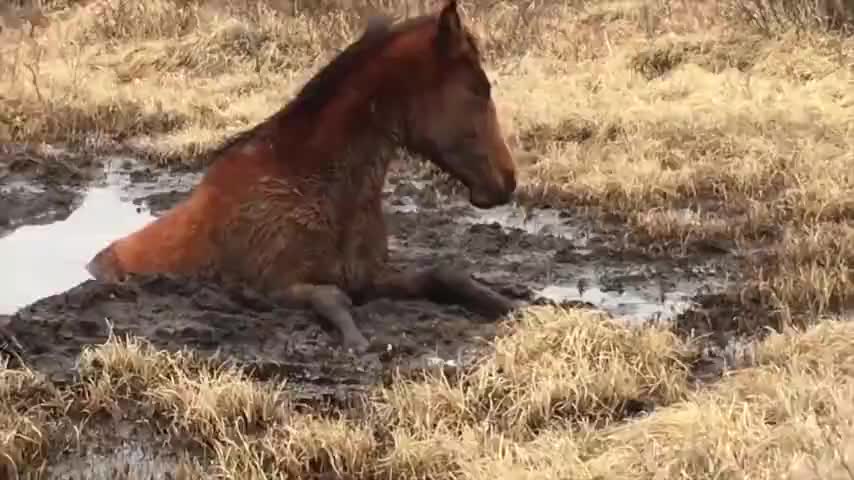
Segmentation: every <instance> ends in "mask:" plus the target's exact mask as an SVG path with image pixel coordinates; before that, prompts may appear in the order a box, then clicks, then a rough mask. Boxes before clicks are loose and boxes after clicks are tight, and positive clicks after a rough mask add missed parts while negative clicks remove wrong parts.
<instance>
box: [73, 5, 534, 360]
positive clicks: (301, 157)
mask: <svg viewBox="0 0 854 480" xmlns="http://www.w3.org/2000/svg"><path fill="white" fill-rule="evenodd" d="M401 150H403V151H408V152H410V153H411V154H412V155H413V156H415V157H417V158H421V159H422V160H427V161H429V162H432V163H433V164H435V165H436V166H438V167H439V168H440V169H441V170H443V171H445V172H446V173H447V174H448V175H450V176H451V177H453V178H455V179H457V180H458V181H460V183H462V184H463V185H464V186H465V187H466V188H467V189H468V192H469V195H468V197H469V202H470V203H471V204H472V205H473V206H475V207H476V208H480V209H489V208H493V207H496V206H499V205H504V204H507V203H509V202H510V201H511V200H512V198H513V196H514V192H515V190H516V167H515V164H514V159H513V156H512V154H511V152H510V149H509V148H508V146H507V144H506V143H505V140H504V137H503V134H502V130H501V125H500V124H499V121H498V117H497V114H496V109H495V104H494V103H493V100H492V95H491V84H490V81H489V79H488V77H487V75H486V73H485V72H484V69H483V66H482V54H481V51H480V49H479V45H478V43H477V41H476V39H475V37H474V36H473V34H472V33H471V30H470V29H469V28H468V27H467V26H466V25H464V23H463V21H462V19H461V17H460V14H459V11H458V7H457V2H456V0H454V1H448V2H446V3H445V4H444V5H443V6H442V7H441V8H440V9H438V11H437V12H432V13H428V14H424V15H421V16H418V17H414V18H410V19H408V20H401V21H398V22H393V21H391V20H388V19H385V20H382V21H372V22H371V23H369V24H368V26H367V27H366V28H365V29H364V31H363V32H362V33H361V35H360V37H359V38H358V39H356V40H355V41H354V42H352V43H351V44H350V45H349V46H348V47H347V48H345V49H344V50H343V51H342V52H341V53H340V54H338V55H337V56H336V57H335V58H334V59H333V60H331V61H330V62H329V63H327V64H326V65H325V66H324V67H323V68H321V69H320V70H319V71H318V72H317V73H316V74H315V75H314V76H313V77H312V78H311V79H310V80H309V81H308V82H306V83H305V84H304V85H303V87H302V89H301V90H300V91H299V92H298V93H297V95H296V96H295V97H294V98H293V99H292V100H291V101H290V102H288V103H287V104H286V105H285V106H284V108H282V109H281V110H279V111H277V112H275V113H274V114H272V115H271V116H270V117H268V118H267V119H266V120H264V121H263V122H261V123H259V124H257V125H256V126H254V127H253V128H251V129H249V130H246V131H244V132H242V133H239V134H237V135H235V136H234V137H232V138H231V139H230V140H227V141H225V142H224V143H223V144H222V145H221V146H220V147H219V148H217V149H216V150H213V151H212V153H211V154H210V155H211V157H209V158H210V160H211V162H210V164H209V166H208V170H207V172H205V174H204V176H203V177H202V179H201V180H200V181H199V183H198V184H197V185H196V186H195V187H194V188H193V190H192V192H191V194H190V196H189V197H187V198H186V199H184V200H183V201H182V202H180V203H178V204H176V205H175V206H174V207H173V208H172V209H171V210H169V211H167V212H166V213H164V214H163V215H162V216H160V217H159V218H157V219H155V220H153V221H152V222H151V223H149V224H147V225H145V226H143V227H142V228H140V229H139V230H137V231H135V232H133V233H130V234H128V235H127V236H124V237H121V238H119V239H116V240H114V241H113V242H112V243H110V244H109V245H108V246H106V247H105V248H104V249H102V250H100V251H99V252H98V253H97V254H95V255H94V257H93V258H91V259H90V261H89V262H88V263H87V264H86V269H87V271H88V272H89V274H90V275H91V276H92V277H93V278H94V279H95V280H96V281H102V282H116V283H120V282H124V281H125V280H126V279H127V278H128V276H130V275H135V274H171V275H197V276H198V275H209V276H217V277H218V278H224V277H228V278H235V279H239V280H240V281H241V282H245V283H244V284H248V285H250V286H252V287H254V288H256V289H257V291H259V292H261V293H263V294H265V295H267V296H268V298H269V299H271V300H272V301H274V302H277V303H278V304H279V305H282V306H288V307H290V306H293V308H305V309H310V311H311V310H313V312H314V313H315V314H316V315H318V316H319V317H320V318H321V319H325V320H326V321H328V322H330V323H331V324H332V325H333V326H334V327H335V328H336V329H337V332H338V333H339V334H340V335H341V339H340V341H341V343H342V344H343V346H344V347H345V348H347V349H348V350H349V351H351V352H352V351H356V352H365V351H366V350H367V349H368V348H369V347H370V343H369V342H368V340H367V339H366V338H365V336H364V335H363V334H362V332H361V331H360V330H359V328H358V327H357V326H356V324H355V322H354V320H353V316H352V313H351V311H352V307H353V305H354V304H360V303H363V302H366V301H369V300H372V299H377V298H380V297H384V298H389V299H426V300H429V301H433V302H435V303H446V304H449V303H455V304H458V305H461V306H464V307H465V308H468V309H469V310H471V311H474V312H476V313H481V314H483V315H488V316H493V318H494V317H500V316H502V315H505V314H506V313H509V312H510V311H511V310H513V309H514V308H516V307H517V306H518V305H517V303H516V302H515V301H513V300H510V299H509V298H507V297H505V296H503V295H501V294H500V293H498V292H497V291H495V290H493V289H491V288H489V287H487V286H485V285H483V284H481V283H480V282H478V281H476V280H475V279H474V278H472V277H471V275H469V274H467V273H465V272H463V271H461V270H459V269H455V268H449V267H431V268H426V269H422V270H418V271H416V270H415V269H412V270H410V271H399V270H395V269H393V268H391V267H390V266H389V265H388V240H387V233H386V225H385V220H384V217H383V208H382V188H383V186H384V183H385V177H386V173H387V170H388V167H389V164H390V162H391V160H392V159H393V157H394V154H395V152H399V151H401ZM403 270H406V269H403Z"/></svg>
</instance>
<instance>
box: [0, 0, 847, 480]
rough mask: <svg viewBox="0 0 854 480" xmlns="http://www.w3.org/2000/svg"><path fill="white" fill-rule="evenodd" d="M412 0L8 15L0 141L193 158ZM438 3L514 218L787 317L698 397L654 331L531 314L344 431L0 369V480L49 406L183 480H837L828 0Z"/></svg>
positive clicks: (175, 387)
mask: <svg viewBox="0 0 854 480" xmlns="http://www.w3.org/2000/svg"><path fill="white" fill-rule="evenodd" d="M423 3H424V2H403V1H402V0H401V1H398V0H386V1H383V2H380V1H346V2H345V1H343V0H340V1H332V0H327V1H322V2H300V1H297V0H293V1H280V2H275V1H272V0H271V1H268V2H249V1H238V2H215V1H209V2H202V1H200V0H186V1H184V0H146V1H144V2H131V1H127V0H95V1H75V0H56V1H52V2H45V3H44V5H42V8H41V9H37V8H30V6H29V5H30V4H26V5H24V4H21V6H19V5H17V4H11V6H7V7H5V10H0V17H2V23H3V29H2V31H0V142H3V143H42V142H44V143H50V144H62V143H65V144H69V145H71V146H73V147H74V148H76V149H78V150H80V149H82V150H90V151H103V150H109V149H115V148H123V149H132V150H133V151H134V152H136V153H137V154H139V155H143V156H146V157H148V158H150V159H151V160H152V161H156V162H161V163H165V162H194V161H196V160H198V159H199V158H200V157H199V154H201V153H203V152H204V151H206V150H207V149H208V148H210V147H211V146H213V145H215V144H216V143H217V142H219V141H220V140H221V139H223V138H224V137H225V136H227V135H228V134H230V133H233V132H235V131H238V130H240V129H243V128H246V127H247V126H249V125H251V124H253V123H255V122H257V121H260V120H262V119H263V118H264V117H266V116H267V115H268V114H270V113H271V112H272V111H273V110H275V109H277V108H278V106H280V105H282V104H283V103H284V102H285V101H286V100H287V99H288V98H289V96H290V95H291V94H292V93H293V92H294V90H295V89H296V88H297V87H298V86H299V85H300V84H301V83H302V82H303V81H304V80H305V79H306V78H307V76H309V75H310V74H311V72H313V71H314V70H315V69H316V68H317V67H318V66H319V65H320V64H321V63H322V62H324V61H325V60H326V59H328V58H329V56H330V55H332V54H333V53H334V50H335V49H336V48H338V47H340V46H341V45H343V44H344V43H345V42H347V41H349V40H350V39H351V38H352V37H353V36H354V35H356V34H357V32H358V30H359V28H361V23H362V22H363V20H364V18H365V17H366V15H368V14H369V13H370V12H372V11H374V10H384V11H395V12H397V13H400V14H407V13H408V14H412V13H415V12H417V11H418V9H419V8H423V5H422V4H423ZM464 5H465V8H466V11H467V13H468V16H469V18H470V19H471V21H472V22H473V23H474V25H475V30H476V31H477V33H478V34H479V35H480V36H481V38H482V40H483V43H484V44H485V48H486V50H487V52H488V56H489V60H490V75H491V77H492V79H493V81H494V83H495V84H496V89H495V92H496V97H497V103H498V105H499V108H500V110H501V115H502V119H503V121H504V122H505V124H506V125H507V131H508V134H509V136H510V139H511V142H512V143H513V144H514V146H515V147H516V148H519V149H524V150H525V151H527V152H528V153H527V154H526V161H525V165H524V169H523V177H524V178H523V179H524V183H523V197H524V200H525V201H526V202H528V203H530V204H533V205H544V204H550V205H556V206H560V205H572V206H574V207H579V206H580V207H589V209H590V212H591V215H593V216H592V217H591V218H603V217H599V216H598V215H600V214H606V215H607V216H609V217H611V218H615V219H617V220H619V221H622V222H625V223H626V224H628V225H629V226H630V227H631V232H632V241H633V242H635V243H637V244H641V245H644V246H646V247H647V248H649V249H650V251H662V252H665V253H666V254H669V255H673V254H676V255H679V254H684V253H687V252H689V251H696V250H698V249H702V248H706V247H707V246H708V245H710V244H714V245H717V246H719V248H721V249H724V250H730V251H735V252H741V253H742V254H743V256H744V265H745V268H746V271H747V272H748V273H749V275H748V280H747V282H746V283H745V285H743V289H742V290H741V291H738V292H732V295H731V297H732V302H733V304H735V305H736V307H735V308H736V311H737V312H740V313H739V314H740V315H742V316H747V315H755V316H762V319H761V321H759V323H748V325H749V327H750V328H749V330H750V331H752V332H753V333H755V332H757V331H758V330H759V328H760V327H761V326H762V325H765V324H769V325H771V326H773V327H776V328H777V329H778V330H781V331H783V330H785V328H787V327H788V326H790V325H808V324H810V325H812V324H814V326H813V327H811V329H810V330H809V331H807V332H806V333H798V332H793V331H788V330H786V331H785V333H782V334H779V333H778V334H774V335H772V336H771V337H769V338H767V339H766V340H764V341H763V342H762V343H761V344H759V345H758V346H757V347H756V348H755V349H754V350H753V355H752V358H751V359H749V360H744V362H746V363H745V365H741V366H746V367H747V368H745V369H743V370H740V371H738V373H735V374H733V375H731V376H728V377H726V378H724V379H723V380H722V381H720V382H719V383H717V384H715V385H714V386H711V387H708V388H701V389H697V388H695V386H694V385H693V384H692V383H691V381H690V378H689V377H690V375H689V368H688V366H687V365H689V364H690V363H691V362H692V361H693V360H694V359H695V356H696V350H695V346H693V345H692V344H690V343H686V340H684V339H682V338H680V337H677V336H674V335H673V334H671V333H670V332H666V331H663V330H657V329H650V330H641V331H635V330H629V329H626V328H624V327H621V326H619V325H616V324H612V323H610V322H603V320H601V319H594V317H593V316H590V315H588V314H582V313H579V312H576V311H568V312H557V311H548V310H535V311H532V312H528V313H526V314H525V315H526V316H525V318H524V320H523V321H522V322H521V323H520V326H519V327H518V328H515V329H514V331H513V333H512V334H510V335H508V336H505V337H502V338H501V339H499V340H497V343H496V345H495V353H494V354H492V355H491V356H490V357H488V358H486V359H484V361H483V362H482V363H481V364H479V365H478V366H477V367H476V368H474V369H473V370H472V371H471V372H468V373H467V374H465V375H464V376H463V377H462V378H453V379H452V378H445V377H441V376H434V377H429V378H428V379H426V380H419V381H414V380H413V381H404V380H401V381H400V382H398V383H396V384H395V385H394V386H392V387H390V388H389V389H387V390H384V391H382V392H379V393H378V396H377V398H375V399H374V400H373V403H371V404H370V406H369V408H368V412H367V413H366V414H365V415H364V416H363V417H362V419H361V420H359V421H352V420H349V421H345V420H343V419H338V418H330V417H327V416H321V415H306V414H301V413H297V409H296V407H295V406H293V405H290V404H289V402H288V400H287V394H286V389H283V387H282V385H267V384H261V383H258V382H256V381H254V380H252V379H251V378H248V377H246V376H245V375H244V374H242V373H241V372H239V371H237V370H234V369H229V368H221V367H216V366H212V365H207V364H204V362H202V361H201V360H199V359H197V358H194V357H193V356H192V355H191V354H189V353H188V354H180V355H175V354H167V353H165V352H158V351H154V350H152V349H150V348H148V347H147V346H146V345H145V344H144V343H139V342H138V341H136V340H129V341H126V342H124V341H122V342H118V341H116V342H112V343H110V344H108V345H105V346H102V347H98V348H96V349H94V350H92V351H90V352H88V353H86V354H85V355H84V356H83V358H82V361H81V367H80V371H81V378H82V380H81V382H82V383H81V384H80V385H75V386H61V387H60V386H54V385H52V384H51V383H50V382H48V381H47V380H45V379H42V378H40V377H39V375H38V374H37V373H34V372H27V371H20V370H3V371H2V378H0V397H2V402H0V404H2V405H0V435H2V436H0V452H2V455H0V457H2V463H3V464H4V465H6V468H7V469H13V470H14V469H15V468H17V469H19V470H20V471H21V472H23V471H33V470H34V469H38V468H39V467H40V466H41V465H42V464H43V463H44V462H46V461H48V460H51V461H53V460H55V457H52V455H54V456H55V455H56V453H55V452H56V451H57V450H56V448H57V445H62V446H68V445H66V444H65V443H64V442H66V441H67V438H68V436H69V435H68V429H69V428H71V427H70V426H69V425H70V423H69V421H65V420H62V419H63V418H66V417H65V416H66V415H67V414H68V412H72V413H74V414H75V415H74V416H73V417H74V418H76V419H78V420H75V421H81V422H82V420H80V419H82V418H99V419H101V418H102V417H104V416H106V417H108V418H112V419H113V420H109V421H106V420H103V419H101V420H99V421H98V422H100V423H98V422H93V423H92V425H93V427H92V428H109V427H103V425H111V424H110V423H109V422H113V421H117V420H114V418H118V417H120V416H121V415H119V413H120V412H122V411H124V410H126V409H128V408H129V407H128V405H132V406H133V408H131V409H130V410H128V411H135V412H147V413H148V414H151V415H152V416H154V417H156V418H158V419H159V422H158V425H159V426H158V428H159V429H161V430H164V431H165V432H168V434H170V435H174V436H182V437H187V438H190V439H193V441H194V444H195V445H197V446H198V447H199V448H201V449H202V450H203V451H204V452H205V455H203V456H201V457H194V458H195V459H196V460H193V461H192V462H190V461H188V462H189V463H187V462H184V463H182V465H183V467H182V468H184V469H185V470H186V472H187V473H186V475H187V476H189V477H192V476H193V475H202V472H208V473H211V474H213V475H215V476H218V477H219V478H259V479H260V478H280V477H288V478H290V477H294V478H296V477H299V476H301V475H302V476H303V477H307V476H309V475H320V473H323V472H325V473H327V474H338V475H341V476H344V477H346V476H347V475H349V476H351V478H468V479H481V478H484V479H485V478H500V479H505V478H506V479H510V478H513V479H521V478H526V479H527V478H531V479H533V478H543V479H546V478H591V479H592V478H633V479H634V478H720V477H721V476H727V477H729V476H732V477H739V478H741V477H750V478H768V479H776V478H781V477H782V476H784V475H790V477H789V478H799V479H807V478H810V479H811V478H816V479H818V478H854V475H851V474H850V472H851V471H852V470H851V469H852V468H854V463H852V462H854V459H852V458H851V456H852V455H854V450H852V447H851V445H854V442H853V441H852V440H854V436H852V434H854V431H852V427H851V424H850V421H849V420H847V419H849V418H852V415H851V413H852V403H851V400H850V399H851V398H854V395H852V393H854V392H852V382H851V380H850V375H851V372H850V371H848V370H847V369H850V367H849V366H848V365H850V364H847V362H848V361H851V357H852V355H854V350H852V345H854V330H852V328H851V326H850V325H849V324H847V323H833V322H829V321H827V320H825V317H827V316H831V315H836V314H839V313H842V312H845V311H846V309H849V308H850V307H851V304H852V299H854V287H852V280H854V274H852V264H854V253H852V252H854V227H852V218H854V176H852V174H851V172H852V171H854V144H852V141H854V140H852V139H854V135H852V125H854V124H852V121H854V88H852V87H854V81H852V71H853V70H852V68H854V40H852V39H851V37H849V36H847V32H848V31H849V29H850V26H851V23H852V14H854V10H852V8H854V7H852V5H851V2H849V1H847V0H822V1H800V0H786V1H782V2H770V1H765V0H732V1H728V0H719V1H715V0H703V1H692V2H689V1H679V0H629V1H605V2H588V1H583V0H576V1H572V2H557V1H547V2H531V1H509V0H507V1H499V2H485V1H484V2H481V1H468V2H464ZM342 7H346V8H342ZM0 8H3V7H0ZM745 252H750V253H745ZM748 303H749V304H750V305H751V306H750V307H749V309H748V307H747V304H748ZM739 309H741V310H739ZM747 333H750V332H747ZM650 406H655V412H654V413H653V414H651V415H649V416H645V417H643V418H634V416H636V415H638V414H640V413H643V412H645V411H647V410H649V408H650ZM146 418H147V417H146ZM104 422H106V423H104ZM72 423H74V422H72ZM75 425H76V426H77V427H78V428H83V427H81V426H80V425H82V424H75ZM95 425H102V426H100V427H96V426H95ZM161 433H163V432H161ZM72 437H73V435H72ZM199 458H205V459H207V460H206V461H209V462H210V463H204V462H202V461H201V460H199ZM197 460H198V462H197ZM13 466H15V467H13ZM13 470H9V471H10V472H11V471H13ZM8 478H15V477H14V476H10V477H8Z"/></svg>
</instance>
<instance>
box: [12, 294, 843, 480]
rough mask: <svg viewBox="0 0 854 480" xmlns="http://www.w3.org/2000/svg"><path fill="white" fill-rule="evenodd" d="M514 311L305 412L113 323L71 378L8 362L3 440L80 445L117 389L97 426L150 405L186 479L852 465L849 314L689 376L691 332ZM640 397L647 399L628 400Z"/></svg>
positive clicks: (274, 391) (822, 472) (52, 446)
mask: <svg viewBox="0 0 854 480" xmlns="http://www.w3.org/2000/svg"><path fill="white" fill-rule="evenodd" d="M518 320H519V323H514V324H513V326H512V327H509V328H511V331H509V332H508V334H507V335H506V336H504V337H502V338H501V339H500V340H498V341H497V343H496V345H495V353H494V354H493V355H490V356H489V357H486V358H484V359H483V360H482V361H481V363H479V364H478V365H476V366H474V367H472V368H471V369H470V370H469V371H467V372H465V373H463V374H461V375H460V376H459V377H455V378H453V379H451V378H447V377H444V376H442V375H440V374H432V375H428V377H427V378H426V379H422V380H418V381H414V380H404V379H401V380H400V381H399V382H397V383H396V384H394V386H393V387H391V388H387V389H380V390H378V391H377V392H376V394H375V396H374V398H373V399H371V400H370V402H369V404H368V406H367V407H366V408H365V409H364V411H363V412H362V415H361V416H359V417H355V418H353V417H351V418H344V417H332V416H328V415H321V414H317V413H311V412H308V413H306V412H300V411H298V410H297V409H296V408H295V407H294V406H293V405H292V404H291V403H290V402H288V400H287V394H285V393H283V390H282V388H281V387H282V386H281V385H274V384H269V383H260V382H256V381H253V380H252V379H251V378H249V377H247V376H246V375H245V374H243V373H242V372H241V371H240V370H238V369H232V368H223V367H221V366H220V367H217V366H215V365H213V364H212V363H211V362H209V361H202V360H200V359H198V358H195V357H194V356H193V355H192V354H190V353H186V352H184V353H178V354H174V353H172V354H170V353H166V352H161V351H157V350H155V349H153V348H151V347H149V346H147V345H146V344H145V343H144V342H142V341H140V340H136V339H127V340H119V339H111V340H110V341H109V342H108V343H106V344H105V345H101V346H97V347H93V348H92V349H90V350H88V351H86V352H85V353H84V354H83V356H82V358H81V362H80V371H81V374H82V377H83V381H82V382H81V383H80V384H78V385H74V386H70V387H63V388H57V387H52V386H50V384H49V383H48V382H46V381H45V380H43V379H41V378H39V376H38V375H37V374H34V373H31V372H21V371H5V372H4V375H3V377H2V383H0V387H2V389H3V392H2V395H3V400H4V403H3V405H4V410H5V411H4V415H6V416H4V417H3V418H4V419H11V418H12V415H16V417H15V418H17V420H16V421H15V422H14V423H12V424H10V423H9V422H6V421H4V423H3V424H2V431H3V434H4V437H3V438H4V440H5V441H4V442H3V443H2V444H0V453H2V456H3V458H4V459H6V461H7V462H8V463H9V464H12V463H14V465H17V466H18V468H20V472H21V473H27V472H32V471H33V469H34V468H36V467H38V466H39V465H40V464H42V463H43V462H45V461H47V460H49V459H54V458H55V457H56V454H55V453H53V454H51V453H50V452H56V451H57V449H59V448H62V447H66V448H70V449H71V451H72V452H73V451H74V448H73V445H71V446H70V445H69V444H67V443H65V441H64V440H63V439H64V438H66V437H64V436H63V435H62V429H63V428H65V429H68V428H69V424H68V422H67V421H65V420H64V419H66V418H68V416H69V415H70V416H72V417H74V418H78V416H81V413H82V417H81V418H83V419H84V420H85V421H84V422H83V423H81V425H83V424H85V423H87V422H88V424H89V425H90V426H89V427H88V428H96V427H93V426H91V425H95V424H96V423H97V422H96V420H94V419H95V418H97V417H98V411H100V409H104V408H110V407H109V406H110V405H118V404H122V405H123V416H108V417H106V418H107V420H103V419H102V420H101V422H102V423H100V424H98V425H99V427H97V428H101V429H102V431H108V430H112V429H116V428H117V426H116V425H117V423H115V422H116V421H117V420H111V419H120V420H118V421H119V422H140V421H142V422H144V424H145V426H146V427H147V428H148V429H151V430H155V431H158V432H160V434H161V435H168V436H170V437H172V438H179V437H185V438H189V439H191V440H193V441H195V442H196V443H197V444H198V445H200V446H201V447H202V449H201V450H194V449H192V448H191V449H190V450H187V451H186V452H185V454H184V456H182V457H179V458H182V459H183V460H181V469H182V474H181V475H182V477H183V478H234V479H236V478H241V479H262V478H321V477H322V478H377V479H379V478H426V479H451V478H456V479H486V478H494V479H535V478H536V479H540V478H542V479H551V478H589V479H594V478H613V479H623V478H625V479H629V478H631V479H638V478H649V479H653V478H668V479H669V478H684V479H689V478H690V479H697V478H721V477H726V478H757V479H777V478H796V479H806V478H816V479H818V478H851V477H848V476H847V475H848V471H849V469H851V468H854V458H851V455H854V450H852V445H854V443H852V441H854V430H852V423H851V422H852V421H851V418H852V414H853V413H854V403H852V400H851V399H852V398H854V383H852V380H851V379H852V378H854V377H852V373H854V371H852V365H854V363H852V360H854V324H851V323H841V322H833V323H822V324H819V325H817V326H815V327H813V328H811V329H810V330H807V331H804V332H797V331H789V332H786V333H782V334H774V335H772V336H770V337H768V338H766V339H765V340H764V341H762V342H761V343H758V344H755V345H754V347H753V348H752V352H753V353H752V355H751V359H750V360H745V361H744V363H743V365H742V366H743V367H744V368H742V369H741V370H739V371H738V372H736V373H734V374H732V375H730V376H728V377H726V378H724V379H723V380H721V381H720V382H718V383H717V384H715V385H712V386H710V387H706V388H701V389H697V388H695V387H694V386H693V385H692V383H691V382H690V381H689V380H688V378H687V376H686V366H685V365H686V362H690V361H691V359H692V358H694V357H695V356H696V354H697V349H696V346H694V345H692V344H690V343H686V342H685V341H684V340H680V339H679V338H677V337H675V336H674V335H673V334H672V333H671V332H669V331H667V330H665V329H663V328H661V327H652V328H636V327H628V326H625V325H623V324H620V323H617V322H611V321H607V320H603V319H601V318H598V317H597V315H596V314H593V313H589V312H582V311H576V310H557V309H552V308H539V309H535V310H532V311H530V312H528V313H525V314H522V317H521V318H519V319H518ZM34 393H37V394H38V395H34ZM38 398H41V401H35V400H34V399H38ZM645 402H648V403H651V404H654V405H655V407H656V409H655V411H654V412H652V413H649V414H644V415H639V416H638V415H637V414H638V413H640V410H639V409H637V408H634V409H633V410H631V411H630V410H628V409H626V406H627V405H630V404H635V405H637V404H641V403H645ZM51 405H53V407H51ZM63 405H64V408H62V406H63ZM147 447H148V448H150V449H155V448H156V446H155V445H154V444H152V445H149V446H147ZM176 463H177V462H176ZM206 475H207V476H206ZM323 475H326V476H325V477H324V476H323ZM7 478H13V477H7ZM87 478H88V477H87ZM105 478H110V477H105ZM123 478H125V477H123ZM126 478H143V477H133V476H128V477H126Z"/></svg>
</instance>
